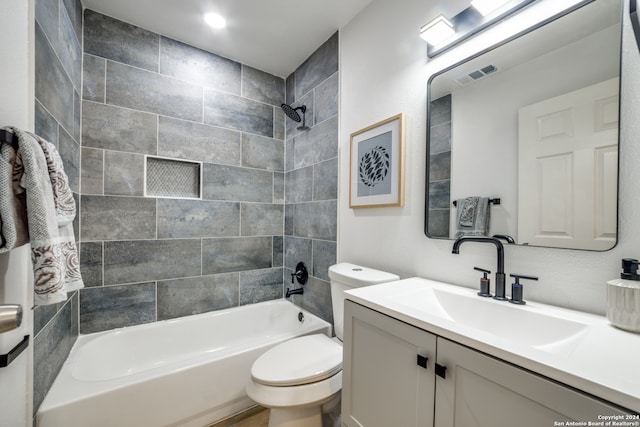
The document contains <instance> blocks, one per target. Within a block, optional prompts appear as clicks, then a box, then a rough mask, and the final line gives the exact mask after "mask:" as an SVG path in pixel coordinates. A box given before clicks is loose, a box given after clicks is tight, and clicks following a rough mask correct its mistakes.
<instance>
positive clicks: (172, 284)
mask: <svg viewBox="0 0 640 427" xmlns="http://www.w3.org/2000/svg"><path fill="white" fill-rule="evenodd" d="M238 292H239V284H238V273H227V274H216V275H212V276H201V277H192V278H187V279H176V280H166V281H160V282H158V320H166V319H173V318H175V317H181V316H188V315H191V314H199V313H206V312H209V311H214V310H221V309H225V308H229V307H237V306H238V304H239V299H238Z"/></svg>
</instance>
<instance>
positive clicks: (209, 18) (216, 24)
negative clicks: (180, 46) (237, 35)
mask: <svg viewBox="0 0 640 427" xmlns="http://www.w3.org/2000/svg"><path fill="white" fill-rule="evenodd" d="M204 22H206V23H207V25H209V26H210V27H212V28H224V27H226V26H227V21H225V19H224V18H223V17H222V16H221V15H218V14H217V13H207V14H205V15H204Z"/></svg>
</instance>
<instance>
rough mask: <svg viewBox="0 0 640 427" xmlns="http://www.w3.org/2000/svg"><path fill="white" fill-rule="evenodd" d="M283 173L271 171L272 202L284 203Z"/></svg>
mask: <svg viewBox="0 0 640 427" xmlns="http://www.w3.org/2000/svg"><path fill="white" fill-rule="evenodd" d="M284 191H285V190H284V174H283V173H280V172H274V173H273V203H284Z"/></svg>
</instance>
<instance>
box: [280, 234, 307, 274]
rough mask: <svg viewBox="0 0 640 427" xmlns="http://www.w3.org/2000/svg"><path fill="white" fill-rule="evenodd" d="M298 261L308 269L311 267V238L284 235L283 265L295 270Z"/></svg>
mask: <svg viewBox="0 0 640 427" xmlns="http://www.w3.org/2000/svg"><path fill="white" fill-rule="evenodd" d="M299 262H303V263H304V264H305V265H306V266H307V268H309V269H311V268H312V265H313V242H312V241H311V239H301V238H299V237H290V236H286V237H285V238H284V266H285V267H286V268H288V269H290V270H295V268H296V265H298V263H299ZM310 272H311V271H310Z"/></svg>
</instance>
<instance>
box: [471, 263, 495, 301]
mask: <svg viewBox="0 0 640 427" xmlns="http://www.w3.org/2000/svg"><path fill="white" fill-rule="evenodd" d="M473 269H474V270H477V271H481V272H482V274H483V277H481V278H480V292H478V295H480V296H481V297H490V296H492V295H491V292H490V287H491V279H489V277H488V276H487V275H488V274H491V271H489V270H485V269H484V268H480V267H473Z"/></svg>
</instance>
